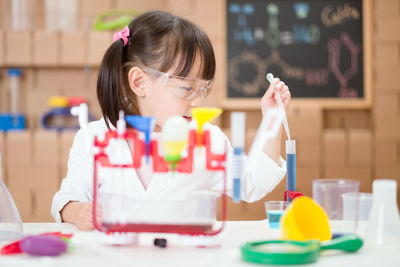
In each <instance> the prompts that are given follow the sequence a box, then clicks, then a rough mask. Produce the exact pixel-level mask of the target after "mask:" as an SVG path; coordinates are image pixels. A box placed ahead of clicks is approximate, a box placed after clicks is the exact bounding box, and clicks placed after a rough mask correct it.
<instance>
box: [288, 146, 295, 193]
mask: <svg viewBox="0 0 400 267" xmlns="http://www.w3.org/2000/svg"><path fill="white" fill-rule="evenodd" d="M286 169H287V180H286V183H287V185H286V187H287V190H288V191H296V140H290V139H289V140H286ZM288 200H289V201H290V200H291V199H289V198H288Z"/></svg>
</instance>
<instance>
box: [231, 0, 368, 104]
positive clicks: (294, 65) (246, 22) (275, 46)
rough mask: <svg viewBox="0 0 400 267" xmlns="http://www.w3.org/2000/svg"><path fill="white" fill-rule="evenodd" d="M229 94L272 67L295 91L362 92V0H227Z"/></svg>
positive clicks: (249, 89)
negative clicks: (300, 0)
mask: <svg viewBox="0 0 400 267" xmlns="http://www.w3.org/2000/svg"><path fill="white" fill-rule="evenodd" d="M227 3H228V4H227V12H228V15H227V20H228V21H227V25H228V29H227V47H228V97H230V98H235V97H249V98H251V97H260V96H262V95H263V94H264V92H265V89H266V86H267V84H266V82H265V74H266V73H268V72H273V73H274V74H276V76H278V77H280V78H281V79H283V80H284V81H285V82H286V83H287V84H288V85H289V86H290V88H291V92H292V95H293V97H295V98H296V97H297V98H301V97H306V98H313V97H327V98H343V97H346V98H360V97H363V93H364V92H363V75H364V73H363V54H362V49H363V46H362V44H363V42H362V40H363V33H362V26H363V24H362V1H361V0H359V1H357V0H347V1H344V0H343V1H341V0H319V1H317V0H316V1H310V0H309V1H302V2H299V1H293V0H279V1H277V0H275V1H265V0H264V1H262V0H249V1H238V0H227Z"/></svg>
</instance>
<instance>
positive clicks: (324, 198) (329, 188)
mask: <svg viewBox="0 0 400 267" xmlns="http://www.w3.org/2000/svg"><path fill="white" fill-rule="evenodd" d="M312 184H313V199H314V200H315V201H316V202H317V203H318V204H320V205H321V207H322V208H323V209H324V210H325V212H326V214H327V215H328V217H329V219H330V220H342V219H343V211H342V210H343V209H342V207H343V204H342V202H343V201H342V194H343V193H358V191H359V188H360V182H359V181H355V180H349V179H318V180H314V181H313V182H312Z"/></svg>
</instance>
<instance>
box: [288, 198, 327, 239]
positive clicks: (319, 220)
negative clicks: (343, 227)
mask: <svg viewBox="0 0 400 267" xmlns="http://www.w3.org/2000/svg"><path fill="white" fill-rule="evenodd" d="M280 224H281V228H282V239H289V240H299V241H304V240H311V239H318V240H320V241H327V240H330V239H331V238H332V234H331V231H330V228H329V219H328V216H327V215H326V213H325V211H324V210H323V209H322V208H321V206H320V205H318V204H317V203H316V202H314V200H312V199H311V198H309V197H306V196H301V197H297V198H295V199H294V200H293V202H292V203H291V204H290V206H289V207H288V208H287V209H286V211H285V213H284V214H283V215H282V218H281V221H280Z"/></svg>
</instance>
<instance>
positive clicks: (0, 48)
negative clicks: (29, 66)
mask: <svg viewBox="0 0 400 267" xmlns="http://www.w3.org/2000/svg"><path fill="white" fill-rule="evenodd" d="M0 29H1V27H0ZM3 64H4V33H3V31H1V30H0V65H3Z"/></svg>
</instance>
